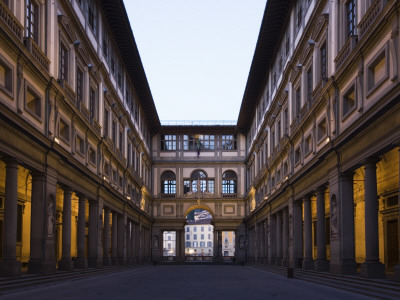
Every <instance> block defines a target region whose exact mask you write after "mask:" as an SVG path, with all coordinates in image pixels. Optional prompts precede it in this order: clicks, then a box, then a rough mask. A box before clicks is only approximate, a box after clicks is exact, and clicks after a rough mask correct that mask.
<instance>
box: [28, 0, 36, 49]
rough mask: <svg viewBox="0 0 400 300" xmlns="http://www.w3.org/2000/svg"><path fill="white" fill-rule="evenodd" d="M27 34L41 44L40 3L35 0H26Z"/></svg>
mask: <svg viewBox="0 0 400 300" xmlns="http://www.w3.org/2000/svg"><path fill="white" fill-rule="evenodd" d="M26 36H27V37H30V38H32V39H33V40H34V41H35V42H36V44H39V5H38V3H37V2H36V1H34V0H27V1H26Z"/></svg>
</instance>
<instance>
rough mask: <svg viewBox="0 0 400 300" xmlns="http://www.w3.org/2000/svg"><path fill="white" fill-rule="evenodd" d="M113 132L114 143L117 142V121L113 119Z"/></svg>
mask: <svg viewBox="0 0 400 300" xmlns="http://www.w3.org/2000/svg"><path fill="white" fill-rule="evenodd" d="M111 130H112V131H111V134H112V137H111V138H112V141H113V142H114V145H116V143H117V123H116V122H115V121H114V120H113V121H112V128H111Z"/></svg>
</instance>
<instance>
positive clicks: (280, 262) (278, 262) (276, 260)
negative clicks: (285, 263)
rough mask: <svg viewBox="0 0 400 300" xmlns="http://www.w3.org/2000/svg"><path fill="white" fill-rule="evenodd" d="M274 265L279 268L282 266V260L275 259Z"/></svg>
mask: <svg viewBox="0 0 400 300" xmlns="http://www.w3.org/2000/svg"><path fill="white" fill-rule="evenodd" d="M275 265H277V266H281V265H282V258H280V257H277V258H275Z"/></svg>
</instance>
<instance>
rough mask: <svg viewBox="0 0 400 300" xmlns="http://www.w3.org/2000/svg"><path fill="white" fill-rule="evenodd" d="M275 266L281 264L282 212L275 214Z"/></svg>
mask: <svg viewBox="0 0 400 300" xmlns="http://www.w3.org/2000/svg"><path fill="white" fill-rule="evenodd" d="M276 264H277V265H281V264H282V211H279V212H277V213H276Z"/></svg>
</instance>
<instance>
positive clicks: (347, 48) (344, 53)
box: [335, 35, 357, 69]
mask: <svg viewBox="0 0 400 300" xmlns="http://www.w3.org/2000/svg"><path fill="white" fill-rule="evenodd" d="M356 44H357V36H356V35H353V36H350V37H349V38H348V39H347V41H346V43H345V44H344V46H343V47H342V49H341V50H340V51H339V54H338V55H337V56H336V58H335V63H336V69H339V68H340V66H341V65H342V64H343V63H344V61H345V60H346V58H347V57H348V56H349V55H350V53H351V51H352V50H353V49H354V47H355V46H356Z"/></svg>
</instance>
